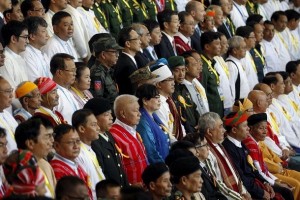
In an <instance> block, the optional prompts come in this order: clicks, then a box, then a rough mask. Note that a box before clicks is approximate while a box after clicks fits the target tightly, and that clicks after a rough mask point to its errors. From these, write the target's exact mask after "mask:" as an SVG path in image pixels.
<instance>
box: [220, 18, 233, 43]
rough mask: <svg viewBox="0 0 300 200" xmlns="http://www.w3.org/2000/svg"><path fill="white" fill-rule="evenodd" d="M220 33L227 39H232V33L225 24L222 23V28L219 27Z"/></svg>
mask: <svg viewBox="0 0 300 200" xmlns="http://www.w3.org/2000/svg"><path fill="white" fill-rule="evenodd" d="M218 31H219V32H221V33H223V34H224V35H225V36H226V38H227V39H230V38H231V37H232V35H231V33H230V31H229V30H228V29H227V28H226V26H225V24H224V22H223V23H222V25H221V26H219V27H218Z"/></svg>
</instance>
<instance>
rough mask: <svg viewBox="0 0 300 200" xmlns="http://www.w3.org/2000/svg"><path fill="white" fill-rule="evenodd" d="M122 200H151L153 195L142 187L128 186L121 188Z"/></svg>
mask: <svg viewBox="0 0 300 200" xmlns="http://www.w3.org/2000/svg"><path fill="white" fill-rule="evenodd" d="M121 196H122V198H121V200H151V199H152V198H151V196H150V195H149V194H148V193H146V192H145V191H144V190H143V189H142V188H140V187H134V186H127V187H123V188H122V189H121Z"/></svg>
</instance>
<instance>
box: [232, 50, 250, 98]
mask: <svg viewBox="0 0 300 200" xmlns="http://www.w3.org/2000/svg"><path fill="white" fill-rule="evenodd" d="M227 60H232V61H234V62H235V64H236V65H235V64H234V63H233V62H230V61H227ZM226 63H227V66H228V69H229V74H230V76H229V83H230V87H231V91H232V94H233V95H234V97H235V82H236V80H237V78H238V73H239V74H240V99H241V98H245V97H247V96H248V93H249V92H250V87H249V83H248V79H247V74H246V73H245V70H244V68H243V66H242V64H241V62H240V60H238V59H237V58H235V57H233V56H231V55H230V56H229V57H228V58H227V59H226Z"/></svg>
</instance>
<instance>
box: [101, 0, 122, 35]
mask: <svg viewBox="0 0 300 200" xmlns="http://www.w3.org/2000/svg"><path fill="white" fill-rule="evenodd" d="M101 7H102V9H103V11H104V13H105V16H106V20H107V22H108V26H109V27H108V29H109V31H110V33H111V34H112V35H113V36H114V37H115V38H118V34H119V32H120V30H121V28H123V25H122V18H121V13H120V9H119V6H118V5H114V4H113V3H112V2H111V1H110V0H108V1H104V2H101Z"/></svg>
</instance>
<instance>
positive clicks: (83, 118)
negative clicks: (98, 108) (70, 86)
mask: <svg viewBox="0 0 300 200" xmlns="http://www.w3.org/2000/svg"><path fill="white" fill-rule="evenodd" d="M91 115H93V112H92V111H91V110H90V109H80V110H76V111H75V112H74V113H73V115H72V125H73V127H74V128H76V129H78V127H79V126H80V125H83V124H86V122H87V117H89V116H91Z"/></svg>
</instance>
